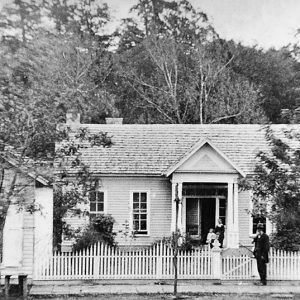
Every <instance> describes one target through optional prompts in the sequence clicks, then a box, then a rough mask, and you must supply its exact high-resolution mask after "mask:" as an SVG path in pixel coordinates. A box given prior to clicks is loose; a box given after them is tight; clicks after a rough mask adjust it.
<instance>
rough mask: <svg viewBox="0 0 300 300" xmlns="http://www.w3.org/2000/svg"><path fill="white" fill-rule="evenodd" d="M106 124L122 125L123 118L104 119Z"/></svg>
mask: <svg viewBox="0 0 300 300" xmlns="http://www.w3.org/2000/svg"><path fill="white" fill-rule="evenodd" d="M105 121H106V124H119V125H121V124H123V118H105Z"/></svg>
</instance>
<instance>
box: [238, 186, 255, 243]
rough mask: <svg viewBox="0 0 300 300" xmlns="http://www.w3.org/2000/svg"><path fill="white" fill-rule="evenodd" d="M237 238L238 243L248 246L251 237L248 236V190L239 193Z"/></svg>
mask: <svg viewBox="0 0 300 300" xmlns="http://www.w3.org/2000/svg"><path fill="white" fill-rule="evenodd" d="M238 201H239V239H240V244H241V245H245V246H247V245H248V246H249V245H251V242H252V239H251V238H250V237H249V234H250V228H249V226H250V215H249V209H250V201H251V199H250V192H249V191H243V192H240V193H239V199H238Z"/></svg>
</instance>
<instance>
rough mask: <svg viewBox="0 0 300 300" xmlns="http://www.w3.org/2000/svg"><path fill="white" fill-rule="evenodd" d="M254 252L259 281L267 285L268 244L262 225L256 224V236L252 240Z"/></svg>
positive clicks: (267, 237)
mask: <svg viewBox="0 0 300 300" xmlns="http://www.w3.org/2000/svg"><path fill="white" fill-rule="evenodd" d="M253 242H254V245H255V247H254V251H253V254H254V256H255V258H256V262H257V270H258V273H259V277H260V281H261V283H262V284H263V285H267V263H268V262H269V250H270V242H269V236H268V235H267V234H266V233H264V226H263V224H261V223H259V224H257V235H256V237H255V238H254V240H253Z"/></svg>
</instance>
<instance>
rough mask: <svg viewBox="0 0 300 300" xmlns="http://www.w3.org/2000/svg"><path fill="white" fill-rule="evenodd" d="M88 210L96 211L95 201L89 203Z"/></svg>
mask: <svg viewBox="0 0 300 300" xmlns="http://www.w3.org/2000/svg"><path fill="white" fill-rule="evenodd" d="M90 211H96V203H95V202H91V203H90Z"/></svg>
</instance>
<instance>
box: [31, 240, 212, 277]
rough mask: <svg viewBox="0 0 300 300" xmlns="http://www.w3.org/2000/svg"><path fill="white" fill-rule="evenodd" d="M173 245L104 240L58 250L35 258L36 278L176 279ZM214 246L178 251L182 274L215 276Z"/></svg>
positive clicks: (179, 268) (179, 267)
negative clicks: (125, 245) (132, 246)
mask: <svg viewBox="0 0 300 300" xmlns="http://www.w3.org/2000/svg"><path fill="white" fill-rule="evenodd" d="M172 251H173V250H172V248H171V247H169V246H168V245H166V244H163V243H160V244H157V245H154V246H153V247H149V248H147V249H139V250H130V251H128V250H125V249H123V250H122V249H119V248H113V247H110V246H107V245H104V244H101V243H98V244H95V245H94V246H91V247H90V248H88V249H86V250H83V251H78V252H74V253H60V252H54V254H53V256H52V257H50V258H48V259H43V260H38V259H37V260H36V261H35V274H34V279H35V280H72V279H172V278H173V276H174V275H173V274H174V268H173V252H172ZM211 259H212V255H211V250H210V249H209V248H201V249H200V248H199V249H195V250H193V251H189V252H187V251H179V252H178V278H181V279H193V278H194V279H198V278H203V279H206V278H211V277H212V269H211V265H212V263H211Z"/></svg>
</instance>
